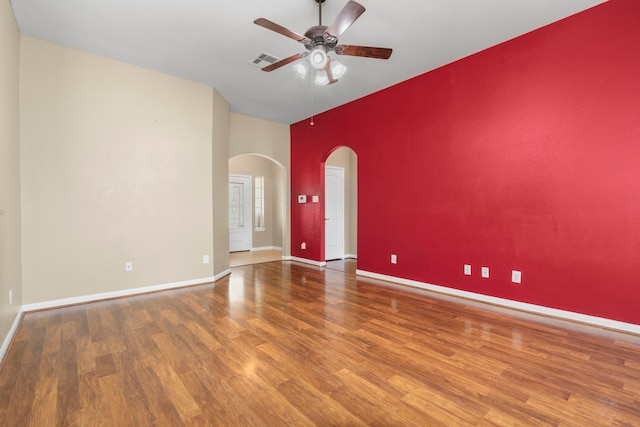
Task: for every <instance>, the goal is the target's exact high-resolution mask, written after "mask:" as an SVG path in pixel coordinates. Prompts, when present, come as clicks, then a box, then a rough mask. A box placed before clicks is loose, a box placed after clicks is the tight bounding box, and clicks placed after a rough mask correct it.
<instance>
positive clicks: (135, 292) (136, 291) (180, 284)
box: [22, 270, 231, 312]
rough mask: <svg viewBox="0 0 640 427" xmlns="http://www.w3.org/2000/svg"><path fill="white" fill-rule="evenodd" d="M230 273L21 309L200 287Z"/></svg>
mask: <svg viewBox="0 0 640 427" xmlns="http://www.w3.org/2000/svg"><path fill="white" fill-rule="evenodd" d="M230 273H231V270H225V271H223V272H222V273H220V274H217V275H216V276H214V277H203V278H201V279H192V280H185V281H182V282H173V283H165V284H162V285H153V286H145V287H142V288H133V289H123V290H121V291H113V292H104V293H100V294H93V295H83V296H79V297H71V298H62V299H57V300H53V301H44V302H37V303H33V304H26V305H24V306H22V309H23V310H24V311H25V312H29V311H36V310H44V309H48V308H55V307H63V306H66V305H74V304H82V303H87V302H93V301H100V300H105V299H111V298H120V297H126V296H131V295H138V294H147V293H150V292H157V291H164V290H167V289H174V288H183V287H186V286H194V285H201V284H204V283H211V282H215V281H216V280H218V279H219V278H220V277H224V276H226V275H227V274H230Z"/></svg>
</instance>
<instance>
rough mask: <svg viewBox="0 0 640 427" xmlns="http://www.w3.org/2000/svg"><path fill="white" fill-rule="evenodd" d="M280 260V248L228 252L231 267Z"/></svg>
mask: <svg viewBox="0 0 640 427" xmlns="http://www.w3.org/2000/svg"><path fill="white" fill-rule="evenodd" d="M281 260H282V251H280V250H266V251H243V252H231V253H230V254H229V265H230V266H231V267H240V266H241V265H249V264H259V263H262V262H271V261H281Z"/></svg>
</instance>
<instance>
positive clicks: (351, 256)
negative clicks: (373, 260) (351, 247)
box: [344, 254, 358, 259]
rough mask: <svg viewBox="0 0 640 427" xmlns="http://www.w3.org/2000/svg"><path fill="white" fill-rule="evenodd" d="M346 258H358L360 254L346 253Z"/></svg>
mask: <svg viewBox="0 0 640 427" xmlns="http://www.w3.org/2000/svg"><path fill="white" fill-rule="evenodd" d="M344 259H358V255H354V254H345V255H344Z"/></svg>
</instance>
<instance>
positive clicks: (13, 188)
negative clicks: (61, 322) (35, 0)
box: [0, 0, 22, 344]
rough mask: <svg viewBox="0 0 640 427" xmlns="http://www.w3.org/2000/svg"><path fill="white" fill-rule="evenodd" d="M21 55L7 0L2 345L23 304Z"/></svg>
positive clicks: (0, 74)
mask: <svg viewBox="0 0 640 427" xmlns="http://www.w3.org/2000/svg"><path fill="white" fill-rule="evenodd" d="M19 53H20V34H19V32H18V27H17V25H16V22H15V19H14V17H13V11H12V10H11V3H10V2H9V1H8V0H4V1H2V2H0V344H2V342H3V340H4V338H5V337H6V336H7V333H8V332H9V330H10V328H11V324H12V323H13V321H14V320H15V318H16V315H17V313H18V310H19V308H20V306H21V304H22V288H21V266H20V264H21V256H20V254H21V248H20V158H19V155H20V132H19V130H20V126H19V123H20V122H19V98H18V84H19V58H20V57H19ZM10 290H13V304H11V305H10V304H9V291H10Z"/></svg>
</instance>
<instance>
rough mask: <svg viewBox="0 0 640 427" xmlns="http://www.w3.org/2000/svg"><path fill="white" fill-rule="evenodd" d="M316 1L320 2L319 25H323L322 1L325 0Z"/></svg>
mask: <svg viewBox="0 0 640 427" xmlns="http://www.w3.org/2000/svg"><path fill="white" fill-rule="evenodd" d="M316 3H318V26H321V25H322V3H324V0H316Z"/></svg>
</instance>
